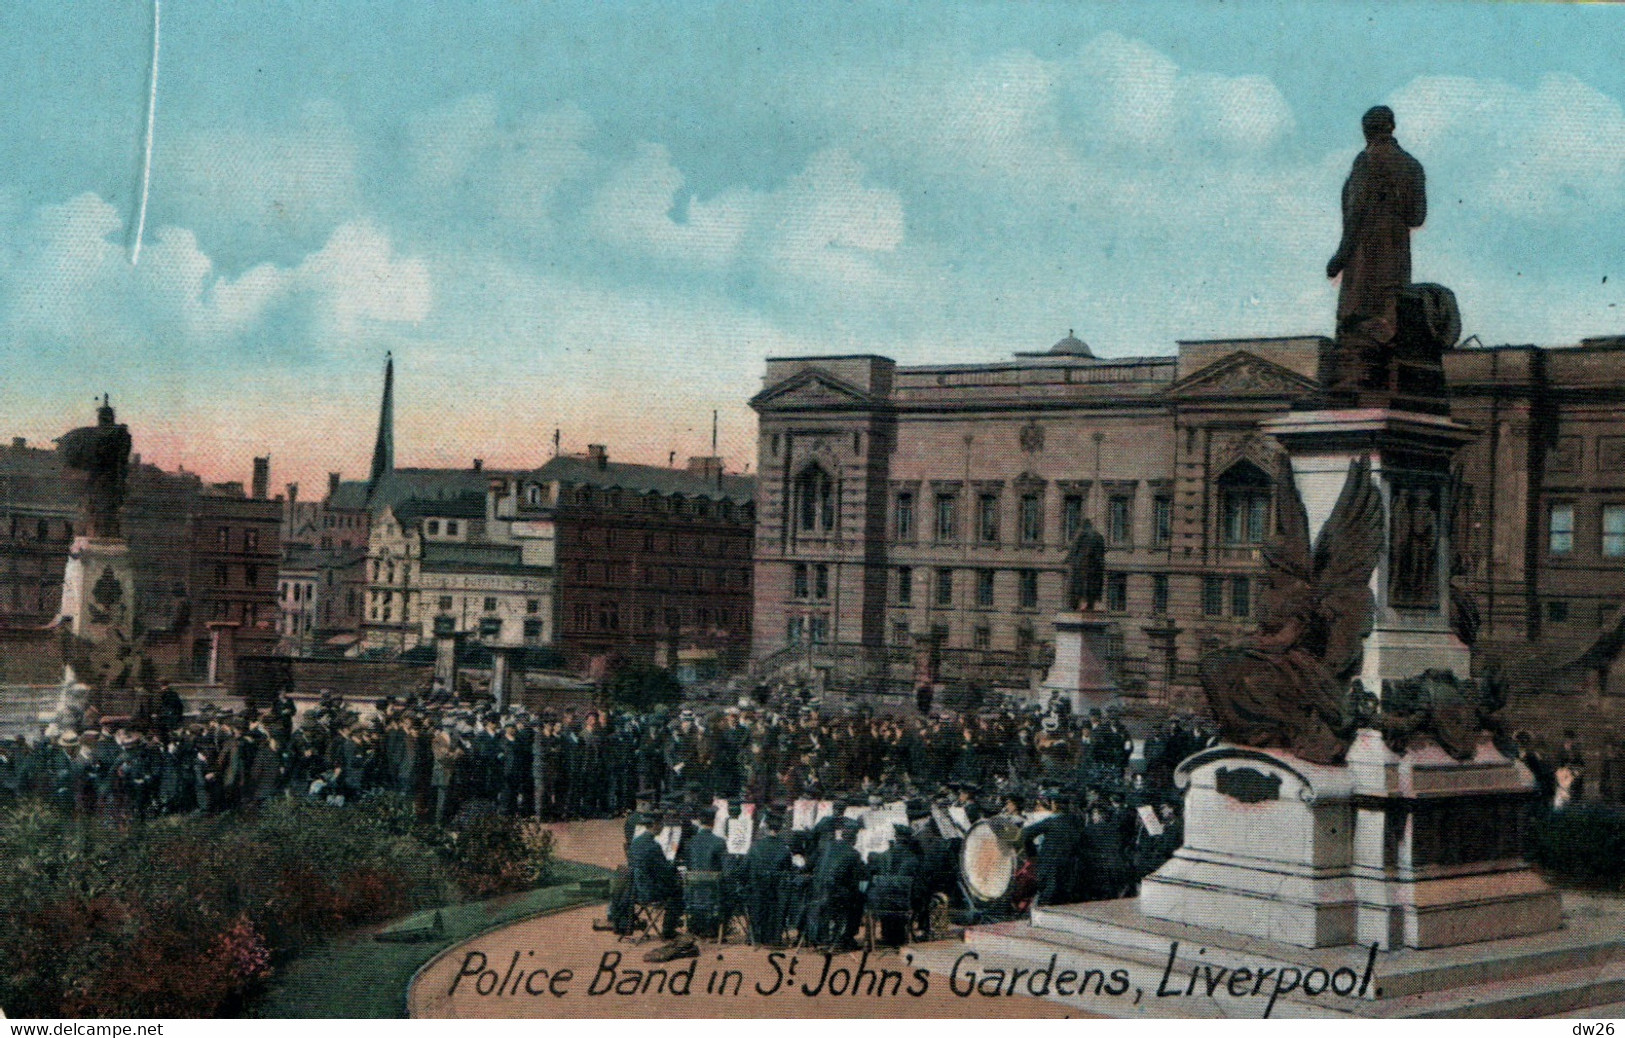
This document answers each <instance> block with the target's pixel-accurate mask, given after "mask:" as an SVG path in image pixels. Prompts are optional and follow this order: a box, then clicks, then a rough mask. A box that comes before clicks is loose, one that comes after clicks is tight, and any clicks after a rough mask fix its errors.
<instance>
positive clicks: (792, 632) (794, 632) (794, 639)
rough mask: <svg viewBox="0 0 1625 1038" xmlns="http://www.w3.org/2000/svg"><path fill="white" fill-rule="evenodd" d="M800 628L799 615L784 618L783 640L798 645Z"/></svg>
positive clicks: (801, 627)
mask: <svg viewBox="0 0 1625 1038" xmlns="http://www.w3.org/2000/svg"><path fill="white" fill-rule="evenodd" d="M667 613H668V614H669V613H670V610H667ZM667 626H668V627H675V626H676V624H672V623H668V624H667ZM802 630H803V622H802V619H801V617H799V616H792V617H790V618H789V619H788V620H786V621H785V622H784V640H785V641H786V642H787V643H789V644H791V645H800V644H801V637H802Z"/></svg>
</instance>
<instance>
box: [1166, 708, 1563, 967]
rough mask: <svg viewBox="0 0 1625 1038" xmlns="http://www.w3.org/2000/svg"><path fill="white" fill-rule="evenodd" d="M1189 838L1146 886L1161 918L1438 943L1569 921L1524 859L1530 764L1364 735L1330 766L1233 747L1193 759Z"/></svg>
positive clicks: (1324, 938) (1290, 938) (1300, 936)
mask: <svg viewBox="0 0 1625 1038" xmlns="http://www.w3.org/2000/svg"><path fill="white" fill-rule="evenodd" d="M1176 778H1177V781H1178V782H1179V783H1180V785H1182V786H1183V787H1184V788H1185V789H1186V794H1185V842H1184V845H1183V846H1182V847H1181V848H1180V849H1179V850H1178V851H1177V852H1176V853H1175V854H1174V856H1173V858H1171V859H1170V860H1169V861H1168V862H1167V863H1166V864H1164V865H1163V866H1162V868H1160V869H1158V870H1157V871H1156V872H1155V873H1153V874H1152V875H1150V876H1148V877H1146V878H1145V879H1144V880H1143V881H1142V882H1141V884H1140V899H1139V904H1140V910H1141V911H1142V912H1143V913H1144V914H1145V915H1147V916H1149V917H1152V918H1156V919H1164V920H1169V921H1172V922H1178V923H1183V924H1186V925H1190V926H1200V927H1208V928H1212V929H1217V930H1224V931H1228V932H1232V933H1237V934H1248V935H1251V936H1255V937H1260V938H1264V939H1267V940H1271V941H1279V942H1281V943H1283V944H1291V945H1297V946H1299V947H1305V948H1323V947H1334V946H1338V945H1348V944H1361V945H1376V946H1377V947H1379V948H1384V949H1388V948H1401V947H1407V948H1438V947H1446V946H1450V945H1457V944H1467V943H1471V942H1476V941H1489V940H1501V939H1505V938H1510V937H1518V936H1524V935H1528V934H1537V933H1542V932H1545V931H1548V930H1552V929H1555V928H1557V927H1558V926H1560V925H1561V920H1562V906H1561V904H1560V903H1559V900H1558V896H1557V893H1556V892H1555V891H1553V890H1552V889H1551V888H1550V887H1548V886H1547V885H1546V883H1545V882H1544V881H1543V880H1541V879H1540V877H1539V876H1537V875H1536V874H1535V873H1534V872H1533V870H1531V869H1530V868H1529V866H1528V865H1527V864H1526V863H1525V862H1524V861H1523V860H1522V858H1521V857H1520V847H1521V844H1522V829H1523V825H1522V822H1523V817H1524V811H1525V808H1526V805H1527V802H1528V797H1529V794H1530V792H1531V790H1532V789H1533V786H1534V782H1533V779H1532V778H1531V777H1530V775H1529V772H1528V769H1526V768H1524V767H1523V765H1521V764H1518V763H1516V762H1513V761H1510V760H1508V759H1507V758H1505V757H1504V756H1502V755H1501V754H1500V753H1499V752H1498V751H1497V750H1496V749H1495V748H1494V746H1493V745H1491V744H1490V743H1489V741H1488V740H1485V741H1484V742H1483V743H1482V744H1481V745H1480V746H1479V749H1478V752H1477V754H1476V755H1475V756H1474V758H1473V759H1472V760H1469V761H1455V760H1453V759H1451V758H1450V757H1449V756H1447V755H1446V754H1445V753H1444V752H1443V751H1441V750H1439V749H1438V748H1437V747H1434V746H1432V745H1428V746H1425V747H1418V748H1413V749H1411V750H1410V751H1408V752H1407V753H1405V754H1403V755H1400V754H1395V753H1393V752H1392V751H1391V750H1389V749H1388V748H1387V747H1386V746H1384V745H1383V743H1382V740H1381V738H1380V737H1379V736H1378V734H1377V733H1376V732H1374V731H1364V732H1361V733H1360V737H1359V739H1358V740H1356V742H1355V744H1354V746H1353V747H1352V748H1351V749H1350V751H1349V755H1348V762H1347V763H1346V764H1344V765H1341V766H1336V767H1326V766H1322V765H1316V764H1311V763H1309V762H1307V761H1303V760H1300V759H1298V758H1297V757H1295V756H1293V755H1292V754H1290V753H1287V752H1285V751H1280V750H1254V749H1241V748H1236V747H1217V748H1215V749H1212V750H1207V751H1204V752H1202V753H1199V754H1197V755H1195V756H1194V757H1191V758H1190V759H1188V760H1187V761H1185V762H1184V763H1183V764H1181V765H1180V767H1179V771H1178V773H1177V775H1176Z"/></svg>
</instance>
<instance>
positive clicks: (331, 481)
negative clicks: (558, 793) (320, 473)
mask: <svg viewBox="0 0 1625 1038" xmlns="http://www.w3.org/2000/svg"><path fill="white" fill-rule="evenodd" d="M338 492H339V474H338V473H337V472H329V473H328V474H327V496H328V497H332V496H333V495H334V494H337V493H338Z"/></svg>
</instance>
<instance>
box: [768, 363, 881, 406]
mask: <svg viewBox="0 0 1625 1038" xmlns="http://www.w3.org/2000/svg"><path fill="white" fill-rule="evenodd" d="M877 403H879V401H878V400H877V399H876V398H875V397H874V396H873V395H871V394H869V393H866V392H864V391H863V390H861V389H859V388H858V387H857V386H854V385H852V384H851V383H850V382H847V381H845V380H843V379H839V378H836V377H835V376H834V375H831V374H830V373H829V372H827V371H824V370H823V369H821V368H807V369H805V370H802V371H798V372H796V373H795V374H794V375H791V376H790V377H789V378H787V379H785V380H784V381H782V382H779V383H778V384H776V385H772V386H769V387H768V388H766V389H764V390H762V391H761V392H760V393H757V394H756V395H755V396H754V397H751V400H750V406H751V407H753V408H755V409H756V410H758V411H763V410H772V411H781V410H801V409H819V408H847V407H872V406H874V405H875V404H877Z"/></svg>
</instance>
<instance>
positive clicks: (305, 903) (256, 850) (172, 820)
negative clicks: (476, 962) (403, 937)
mask: <svg viewBox="0 0 1625 1038" xmlns="http://www.w3.org/2000/svg"><path fill="white" fill-rule="evenodd" d="M546 836H547V834H546V832H545V830H541V831H540V836H538V835H537V833H534V832H532V831H531V830H530V828H527V827H526V825H525V823H522V822H518V821H515V820H512V819H508V818H505V817H500V816H491V817H488V818H482V819H478V820H475V821H472V822H471V823H469V824H468V825H467V826H465V827H464V831H462V832H457V833H448V832H444V831H441V830H438V829H435V828H433V827H432V826H426V825H423V824H420V823H419V822H417V820H416V817H415V814H414V812H413V810H412V805H411V803H410V801H408V800H406V799H405V798H402V797H399V796H396V795H394V794H382V795H377V796H369V797H366V798H363V799H362V800H361V801H360V802H358V803H356V804H352V805H350V806H346V807H332V806H328V805H326V804H322V803H318V802H315V801H309V800H297V799H289V800H279V801H274V802H272V803H270V804H268V805H266V806H265V808H264V809H263V810H261V811H260V812H258V813H256V814H228V815H215V816H202V815H194V816H180V817H167V818H161V819H157V820H153V821H149V822H146V823H144V824H135V825H129V826H125V827H122V828H121V827H119V826H117V825H115V824H113V823H111V822H109V821H107V820H105V819H89V820H81V819H73V818H71V817H67V816H64V815H62V814H61V813H59V812H57V811H56V810H54V809H52V808H50V807H48V806H44V805H41V804H38V803H32V802H28V803H23V804H21V805H14V806H12V807H10V808H8V809H6V810H5V811H4V812H3V813H0V855H3V856H4V857H3V859H0V860H5V861H7V862H8V863H12V865H11V867H10V868H9V869H6V870H0V1006H3V1007H4V1008H5V1010H6V1012H7V1013H9V1014H11V1015H13V1016H16V1015H33V1016H93V1017H104V1016H127V1017H138V1016H139V1017H146V1016H173V1017H190V1016H212V1015H220V1014H230V1013H234V1012H237V1011H239V1010H240V1009H241V1007H242V1005H243V1003H244V1001H245V1000H246V999H248V998H251V997H252V996H253V995H254V994H255V993H256V992H257V991H258V990H260V988H261V986H262V985H263V984H264V982H265V981H266V980H267V979H268V978H269V977H270V975H271V973H272V972H273V970H274V968H275V967H276V966H277V965H278V964H280V963H282V962H285V961H286V960H287V959H288V958H289V957H290V956H292V955H294V954H296V953H298V952H299V951H301V950H303V949H305V948H308V947H310V946H311V945H312V944H314V943H316V942H319V941H324V940H326V939H327V938H329V937H331V936H333V935H334V934H337V933H339V932H341V931H343V930H346V929H350V928H353V927H356V926H360V925H364V924H367V923H373V922H378V921H380V920H383V919H388V918H391V917H394V916H398V915H401V914H402V913H405V912H409V911H412V910H414V909H419V908H425V907H429V906H437V905H443V904H447V903H450V902H454V901H457V900H459V899H461V898H462V897H463V896H466V895H469V894H472V895H475V896H486V895H489V894H492V893H499V892H505V891H511V890H518V889H523V888H524V887H526V886H530V885H534V884H535V883H536V882H537V881H538V880H539V879H540V878H542V877H544V876H545V875H546V874H547V871H548V869H549V868H550V866H551V863H552V848H551V844H550V842H549V841H548V840H547V839H546Z"/></svg>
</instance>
